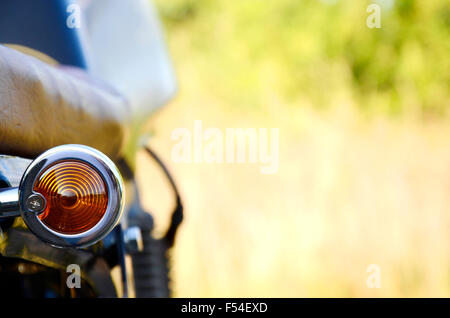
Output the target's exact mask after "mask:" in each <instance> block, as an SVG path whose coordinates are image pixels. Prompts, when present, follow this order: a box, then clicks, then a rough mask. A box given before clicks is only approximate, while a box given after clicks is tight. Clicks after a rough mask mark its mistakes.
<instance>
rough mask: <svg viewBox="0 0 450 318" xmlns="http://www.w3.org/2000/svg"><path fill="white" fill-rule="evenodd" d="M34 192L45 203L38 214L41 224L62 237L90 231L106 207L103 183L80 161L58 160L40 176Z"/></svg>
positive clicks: (96, 174)
mask: <svg viewBox="0 0 450 318" xmlns="http://www.w3.org/2000/svg"><path fill="white" fill-rule="evenodd" d="M33 190H34V191H35V192H39V193H40V194H42V195H43V196H44V198H45V199H46V201H47V205H46V207H45V210H44V211H43V212H42V213H41V214H40V215H39V218H40V219H41V221H42V222H43V223H44V224H45V225H46V226H48V227H49V228H50V229H52V230H54V231H56V232H59V233H63V234H79V233H83V232H86V231H88V230H89V229H91V228H93V227H94V226H95V225H96V224H97V223H98V222H99V221H100V220H101V218H102V217H103V215H104V214H105V212H106V209H107V206H108V191H107V188H106V185H105V181H104V180H103V178H102V177H101V176H100V174H99V173H98V172H97V171H96V170H95V169H94V168H92V167H91V166H90V165H88V164H86V163H84V162H81V161H75V160H70V161H61V162H58V163H56V164H54V165H52V166H50V167H49V168H48V169H47V170H45V171H44V172H43V173H41V175H40V176H39V178H38V179H37V181H36V183H35V185H34V188H33Z"/></svg>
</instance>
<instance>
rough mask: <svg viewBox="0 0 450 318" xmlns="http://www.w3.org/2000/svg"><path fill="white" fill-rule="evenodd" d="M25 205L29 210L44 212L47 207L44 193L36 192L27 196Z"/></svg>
mask: <svg viewBox="0 0 450 318" xmlns="http://www.w3.org/2000/svg"><path fill="white" fill-rule="evenodd" d="M25 206H26V208H27V210H28V211H29V212H35V213H39V212H42V211H43V210H44V208H45V199H44V197H43V196H42V195H40V194H38V193H34V194H32V195H30V196H29V197H28V198H27V200H26V202H25Z"/></svg>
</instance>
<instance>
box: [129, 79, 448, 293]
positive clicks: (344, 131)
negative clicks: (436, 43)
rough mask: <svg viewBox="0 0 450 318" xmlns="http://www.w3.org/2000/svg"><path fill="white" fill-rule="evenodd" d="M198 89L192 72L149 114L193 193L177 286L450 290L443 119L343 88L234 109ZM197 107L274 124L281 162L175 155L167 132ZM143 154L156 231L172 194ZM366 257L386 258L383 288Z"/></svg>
mask: <svg viewBox="0 0 450 318" xmlns="http://www.w3.org/2000/svg"><path fill="white" fill-rule="evenodd" d="M182 78H183V76H182ZM200 89H201V88H200ZM198 92H199V91H198V90H196V89H194V84H192V85H190V84H187V85H186V86H185V87H184V88H182V89H181V92H180V95H179V98H178V99H177V100H176V101H175V102H174V103H172V104H171V105H170V106H169V107H167V108H166V109H164V110H162V111H161V112H160V113H159V114H157V115H156V116H155V118H154V119H153V121H152V127H153V128H154V129H155V131H157V134H156V135H155V137H154V138H153V139H152V140H151V142H150V143H151V145H152V146H153V147H154V148H155V149H156V150H157V151H159V152H160V153H161V155H162V156H163V157H164V158H165V159H166V161H167V162H168V164H169V167H170V168H171V170H172V171H173V173H174V175H175V176H176V179H177V181H178V184H179V186H180V188H181V191H182V194H183V197H184V199H185V213H186V219H185V222H184V223H183V225H182V227H181V230H180V232H179V235H178V237H177V244H176V248H175V250H174V255H173V262H174V270H173V278H174V288H175V295H176V296H183V297H184V296H187V297H191V296H192V297H194V296H204V297H220V296H224V297H228V296H235V297H238V296H247V297H256V296H271V297H282V296H285V297H298V296H300V297H310V296H332V297H334V296H336V297H340V296H351V297H352V296H358V297H359V296H361V297H372V296H375V297H378V296H406V297H410V296H445V297H448V296H450V277H449V273H450V271H449V270H450V263H449V260H450V252H449V246H450V227H449V226H450V205H449V197H450V142H449V141H448V138H447V136H448V135H449V133H450V128H449V127H450V126H449V125H448V122H446V121H445V120H442V121H439V122H430V123H424V122H423V121H417V120H415V119H414V118H404V119H401V120H394V119H386V118H385V117H382V116H380V117H377V116H375V117H374V118H372V119H371V120H367V119H365V118H363V116H361V115H359V113H358V112H356V111H354V109H355V108H354V107H353V106H352V105H351V102H348V101H345V100H343V101H337V102H336V103H337V105H336V107H335V108H334V109H337V110H339V111H329V112H322V113H319V112H316V111H312V110H310V109H311V108H310V107H308V106H307V105H306V106H305V105H302V107H295V108H294V107H279V108H276V109H275V108H274V109H268V110H267V112H264V113H262V114H261V113H258V114H254V113H252V112H251V111H248V112H247V113H246V112H240V113H238V112H237V111H236V110H233V111H227V108H226V107H225V106H224V105H222V104H221V102H220V101H218V100H217V99H214V97H211V96H210V97H209V98H208V97H205V94H203V97H204V99H202V100H197V98H196V96H197V95H196V93H198ZM305 104H306V103H305ZM275 106H276V105H275ZM275 106H274V107H275ZM195 119H202V120H203V126H204V127H219V128H225V127H279V128H280V165H279V171H278V173H276V174H274V175H262V174H260V172H259V166H258V165H249V164H247V165H238V164H234V165H231V164H209V165H208V164H179V163H174V162H173V161H171V160H170V151H171V147H172V146H173V144H174V141H172V140H171V139H170V134H171V132H172V130H173V129H175V128H178V127H187V128H190V129H192V126H193V121H194V120H195ZM138 162H139V171H138V173H139V182H140V184H141V186H142V187H143V189H144V191H145V192H146V196H145V198H144V204H145V206H147V207H149V208H153V209H154V212H155V215H156V219H157V221H158V222H159V224H160V226H159V227H158V230H159V232H161V229H162V225H161V224H162V223H164V221H163V220H166V221H167V215H166V214H165V211H167V210H168V207H169V206H170V203H169V202H170V195H169V194H168V193H167V192H166V191H165V188H164V187H160V186H156V185H157V184H159V183H158V182H159V181H160V180H159V176H158V175H157V174H155V172H154V171H153V169H152V168H149V167H150V164H149V161H147V159H145V157H144V156H143V155H142V156H140V157H139V160H138ZM369 264H377V265H379V266H380V268H381V288H380V289H370V288H367V286H366V280H367V277H368V275H369V274H368V273H367V272H366V269H367V267H368V266H369Z"/></svg>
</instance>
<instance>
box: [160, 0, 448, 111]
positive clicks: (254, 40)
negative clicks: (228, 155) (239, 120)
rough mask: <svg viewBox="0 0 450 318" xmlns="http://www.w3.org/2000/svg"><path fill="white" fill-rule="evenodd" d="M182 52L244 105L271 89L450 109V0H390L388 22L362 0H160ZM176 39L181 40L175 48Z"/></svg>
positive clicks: (375, 107)
mask: <svg viewBox="0 0 450 318" xmlns="http://www.w3.org/2000/svg"><path fill="white" fill-rule="evenodd" d="M156 3H157V6H158V8H159V10H160V13H161V14H162V17H163V21H164V22H165V24H166V26H167V28H168V30H167V31H168V34H169V38H170V40H171V41H185V42H186V43H187V44H186V46H185V47H184V48H185V51H183V52H174V53H173V54H174V55H175V56H180V57H183V59H184V61H185V62H188V61H189V62H190V63H195V66H196V67H197V69H198V74H197V75H198V76H202V77H203V78H204V82H203V83H205V86H206V87H205V89H206V90H209V91H210V92H213V93H214V94H217V96H219V97H220V98H222V99H223V100H224V101H226V102H229V103H230V105H233V106H235V107H262V106H263V105H264V104H265V103H267V98H268V96H275V97H276V98H277V99H278V100H281V101H282V102H283V104H288V105H296V102H297V101H298V100H299V99H302V100H304V99H308V100H309V101H310V102H311V103H312V104H313V105H314V106H315V107H318V108H324V107H333V106H334V100H335V97H336V96H338V95H342V94H344V95H345V96H351V98H352V100H354V101H356V103H355V104H357V105H359V107H360V108H361V109H362V110H364V111H381V112H383V113H388V114H402V113H405V112H408V111H409V110H411V111H415V112H417V111H419V113H421V114H423V115H444V114H445V113H446V112H447V109H448V108H449V107H450V104H449V91H450V89H449V88H450V87H449V86H450V78H449V76H450V68H449V52H450V2H449V1H447V0H426V1H424V0H392V3H393V6H392V7H389V6H386V5H383V4H385V3H389V1H386V0H385V1H381V0H379V1H378V3H380V4H381V8H382V11H381V26H382V28H381V29H370V28H368V27H367V26H366V19H367V17H368V16H369V13H367V12H366V8H367V6H368V5H369V4H370V3H377V2H376V1H354V0H341V1H339V0H334V1H331V0H328V1H325V0H264V1H263V0H217V1H212V0H171V1H166V0H157V1H156ZM175 47H176V46H175Z"/></svg>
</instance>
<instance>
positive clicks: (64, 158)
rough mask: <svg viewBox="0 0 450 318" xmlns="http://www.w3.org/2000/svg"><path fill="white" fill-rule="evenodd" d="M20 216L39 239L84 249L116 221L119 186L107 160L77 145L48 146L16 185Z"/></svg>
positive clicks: (120, 195) (119, 208)
mask: <svg viewBox="0 0 450 318" xmlns="http://www.w3.org/2000/svg"><path fill="white" fill-rule="evenodd" d="M19 205H20V212H21V215H22V217H23V219H24V221H25V223H26V224H27V226H28V227H29V229H30V230H31V231H32V232H33V233H34V234H35V235H36V236H38V237H39V238H41V239H42V240H44V241H46V242H48V243H50V244H52V245H54V246H60V247H67V246H74V247H84V246H88V245H91V244H93V243H95V242H97V241H98V240H100V239H102V238H103V237H105V236H106V235H107V234H108V233H109V232H110V231H111V230H112V229H113V227H114V226H115V225H117V223H118V221H119V220H120V216H121V213H122V205H123V185H122V179H121V177H120V174H119V172H118V170H117V168H116V167H115V165H114V164H113V163H112V161H111V160H109V158H107V157H106V156H105V155H104V154H102V153H101V152H99V151H97V150H95V149H93V148H90V147H87V146H82V145H64V146H59V147H55V148H52V149H50V150H48V151H46V152H45V153H43V154H42V155H40V156H39V157H38V158H37V159H35V160H34V161H33V162H32V163H31V164H30V166H29V167H28V168H27V170H26V171H25V174H24V176H23V177H22V181H21V183H20V186H19Z"/></svg>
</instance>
